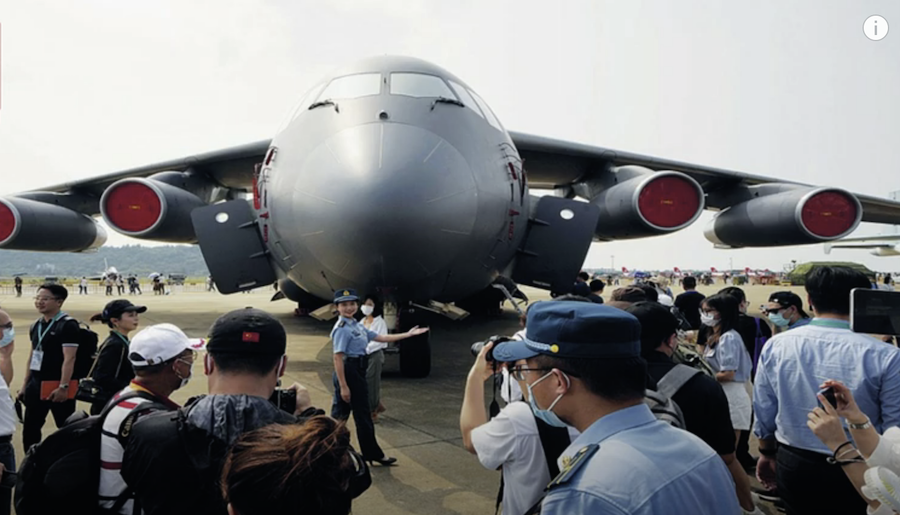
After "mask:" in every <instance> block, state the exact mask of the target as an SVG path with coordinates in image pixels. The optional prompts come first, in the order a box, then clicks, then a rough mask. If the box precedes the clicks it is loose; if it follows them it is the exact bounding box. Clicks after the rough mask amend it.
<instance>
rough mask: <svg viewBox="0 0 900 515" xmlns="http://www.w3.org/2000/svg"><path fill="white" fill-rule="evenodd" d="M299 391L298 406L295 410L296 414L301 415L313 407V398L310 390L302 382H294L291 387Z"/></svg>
mask: <svg viewBox="0 0 900 515" xmlns="http://www.w3.org/2000/svg"><path fill="white" fill-rule="evenodd" d="M289 389H290V390H294V391H295V392H297V408H296V409H295V410H294V414H295V415H299V414H301V413H303V412H304V411H306V410H307V409H309V408H312V398H310V396H309V390H307V389H306V387H305V386H303V385H302V384H300V383H294V384H292V385H291V387H290V388H289Z"/></svg>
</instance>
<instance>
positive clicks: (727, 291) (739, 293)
mask: <svg viewBox="0 0 900 515" xmlns="http://www.w3.org/2000/svg"><path fill="white" fill-rule="evenodd" d="M719 293H721V294H723V295H731V296H732V297H734V298H735V300H737V301H738V304H741V303H743V302H746V301H747V294H746V293H744V290H742V289H740V288H738V287H737V286H729V287H727V288H722V289H721V290H719Z"/></svg>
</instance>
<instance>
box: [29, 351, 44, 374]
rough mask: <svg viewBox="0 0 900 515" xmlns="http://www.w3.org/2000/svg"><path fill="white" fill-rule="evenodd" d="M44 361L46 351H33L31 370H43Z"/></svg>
mask: <svg viewBox="0 0 900 515" xmlns="http://www.w3.org/2000/svg"><path fill="white" fill-rule="evenodd" d="M43 362H44V351H42V350H37V349H35V350H33V351H31V367H29V368H31V370H34V371H35V372H40V371H41V363H43Z"/></svg>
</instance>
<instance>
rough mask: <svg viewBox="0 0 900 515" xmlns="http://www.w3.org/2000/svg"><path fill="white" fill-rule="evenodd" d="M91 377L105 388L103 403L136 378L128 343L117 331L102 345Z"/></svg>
mask: <svg viewBox="0 0 900 515" xmlns="http://www.w3.org/2000/svg"><path fill="white" fill-rule="evenodd" d="M91 377H93V379H94V382H95V383H97V386H100V387H101V388H102V389H103V392H102V398H101V401H102V404H103V405H106V401H108V400H109V399H111V398H112V396H113V395H115V394H116V392H118V391H119V390H121V389H122V388H125V387H126V386H128V383H130V382H131V380H132V379H134V369H133V368H132V367H131V362H130V361H128V345H126V344H125V341H124V340H123V339H122V337H120V336H119V335H117V334H116V333H112V332H111V333H109V337H108V338H107V339H106V340H104V341H103V344H102V345H101V346H100V353H99V354H98V355H97V363H96V364H95V365H94V371H93V372H92V373H91Z"/></svg>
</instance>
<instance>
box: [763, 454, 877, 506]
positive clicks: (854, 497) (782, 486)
mask: <svg viewBox="0 0 900 515" xmlns="http://www.w3.org/2000/svg"><path fill="white" fill-rule="evenodd" d="M825 458H827V456H826V455H824V454H819V453H817V452H812V451H807V450H804V449H798V448H796V447H790V446H788V445H779V446H778V455H777V457H776V464H777V467H776V474H775V475H776V483H777V484H778V494H779V495H780V496H781V499H782V500H783V501H784V503H785V505H786V508H787V515H865V513H866V501H865V500H863V498H862V496H860V495H859V493H858V492H857V491H856V489H855V488H853V483H851V482H850V479H848V478H847V475H846V474H844V471H843V470H842V469H841V467H840V465H831V464H829V463H828V462H827V461H825Z"/></svg>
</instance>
